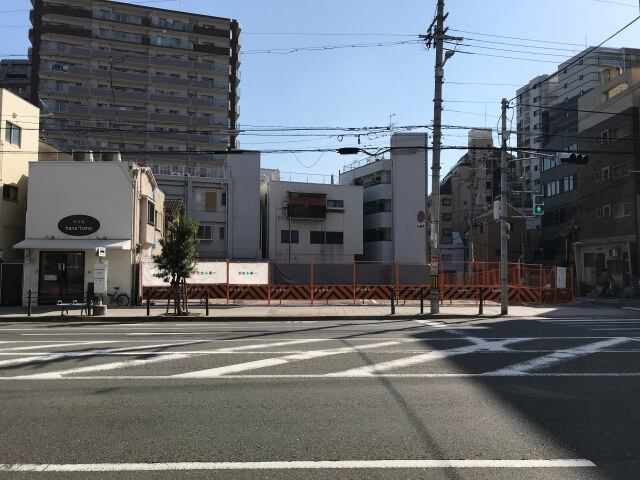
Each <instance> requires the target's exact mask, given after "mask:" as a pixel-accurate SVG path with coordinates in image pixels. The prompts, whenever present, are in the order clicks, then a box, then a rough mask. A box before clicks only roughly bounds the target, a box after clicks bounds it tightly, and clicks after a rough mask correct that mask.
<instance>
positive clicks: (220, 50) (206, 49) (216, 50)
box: [193, 43, 231, 57]
mask: <svg viewBox="0 0 640 480" xmlns="http://www.w3.org/2000/svg"><path fill="white" fill-rule="evenodd" d="M193 51H194V52H200V53H212V54H214V55H224V56H225V57H228V56H230V55H231V48H230V47H216V46H215V45H202V44H197V43H196V44H194V45H193Z"/></svg>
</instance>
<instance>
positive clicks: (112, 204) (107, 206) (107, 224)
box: [26, 162, 133, 240]
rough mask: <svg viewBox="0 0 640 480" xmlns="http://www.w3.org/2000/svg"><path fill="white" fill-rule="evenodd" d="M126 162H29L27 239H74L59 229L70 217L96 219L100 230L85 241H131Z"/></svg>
mask: <svg viewBox="0 0 640 480" xmlns="http://www.w3.org/2000/svg"><path fill="white" fill-rule="evenodd" d="M131 182H132V178H131V175H130V173H129V164H128V163H126V162H36V163H31V164H29V199H28V201H27V227H26V238H46V237H47V236H51V235H53V236H54V237H55V238H56V239H77V238H79V237H74V236H71V235H66V234H64V233H62V232H61V231H60V230H59V229H58V222H59V221H60V220H61V219H62V218H64V217H66V216H69V215H88V216H91V217H94V218H96V219H98V221H99V222H100V229H99V230H98V231H97V232H95V233H94V234H92V235H88V236H85V237H81V238H84V239H92V238H93V239H97V238H102V237H107V238H108V239H110V240H111V239H130V238H131V222H132V215H133V211H132V201H133V189H132V185H131Z"/></svg>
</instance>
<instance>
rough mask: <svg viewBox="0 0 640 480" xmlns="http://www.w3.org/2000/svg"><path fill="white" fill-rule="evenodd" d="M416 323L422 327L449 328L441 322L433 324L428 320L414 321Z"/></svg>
mask: <svg viewBox="0 0 640 480" xmlns="http://www.w3.org/2000/svg"><path fill="white" fill-rule="evenodd" d="M416 322H417V323H420V324H422V325H428V326H429V327H436V328H445V327H448V326H449V325H448V324H446V323H443V322H433V321H430V320H416Z"/></svg>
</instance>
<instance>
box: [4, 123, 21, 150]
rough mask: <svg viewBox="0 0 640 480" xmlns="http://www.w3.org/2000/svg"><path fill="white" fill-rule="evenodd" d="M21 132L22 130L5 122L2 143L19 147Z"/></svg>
mask: <svg viewBox="0 0 640 480" xmlns="http://www.w3.org/2000/svg"><path fill="white" fill-rule="evenodd" d="M21 130H22V129H21V128H20V127H19V126H17V125H15V124H13V123H11V122H6V127H5V132H4V141H5V142H8V143H10V144H11V145H15V146H16V147H19V146H20V134H21Z"/></svg>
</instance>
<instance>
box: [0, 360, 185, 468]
mask: <svg viewBox="0 0 640 480" xmlns="http://www.w3.org/2000/svg"><path fill="white" fill-rule="evenodd" d="M190 356H191V355H188V354H186V353H173V354H171V355H161V356H155V357H152V358H145V359H143V360H125V361H123V362H112V363H103V364H101V365H90V366H88V367H79V368H69V369H67V370H58V371H55V372H46V373H36V374H32V375H18V376H16V377H13V378H16V379H25V378H31V379H34V380H59V379H61V378H64V375H71V374H74V373H88V372H105V371H107V370H115V369H117V368H129V367H139V366H142V365H148V364H150V363H158V362H168V361H170V360H182V359H184V358H189V357H190ZM0 471H1V470H0Z"/></svg>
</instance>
